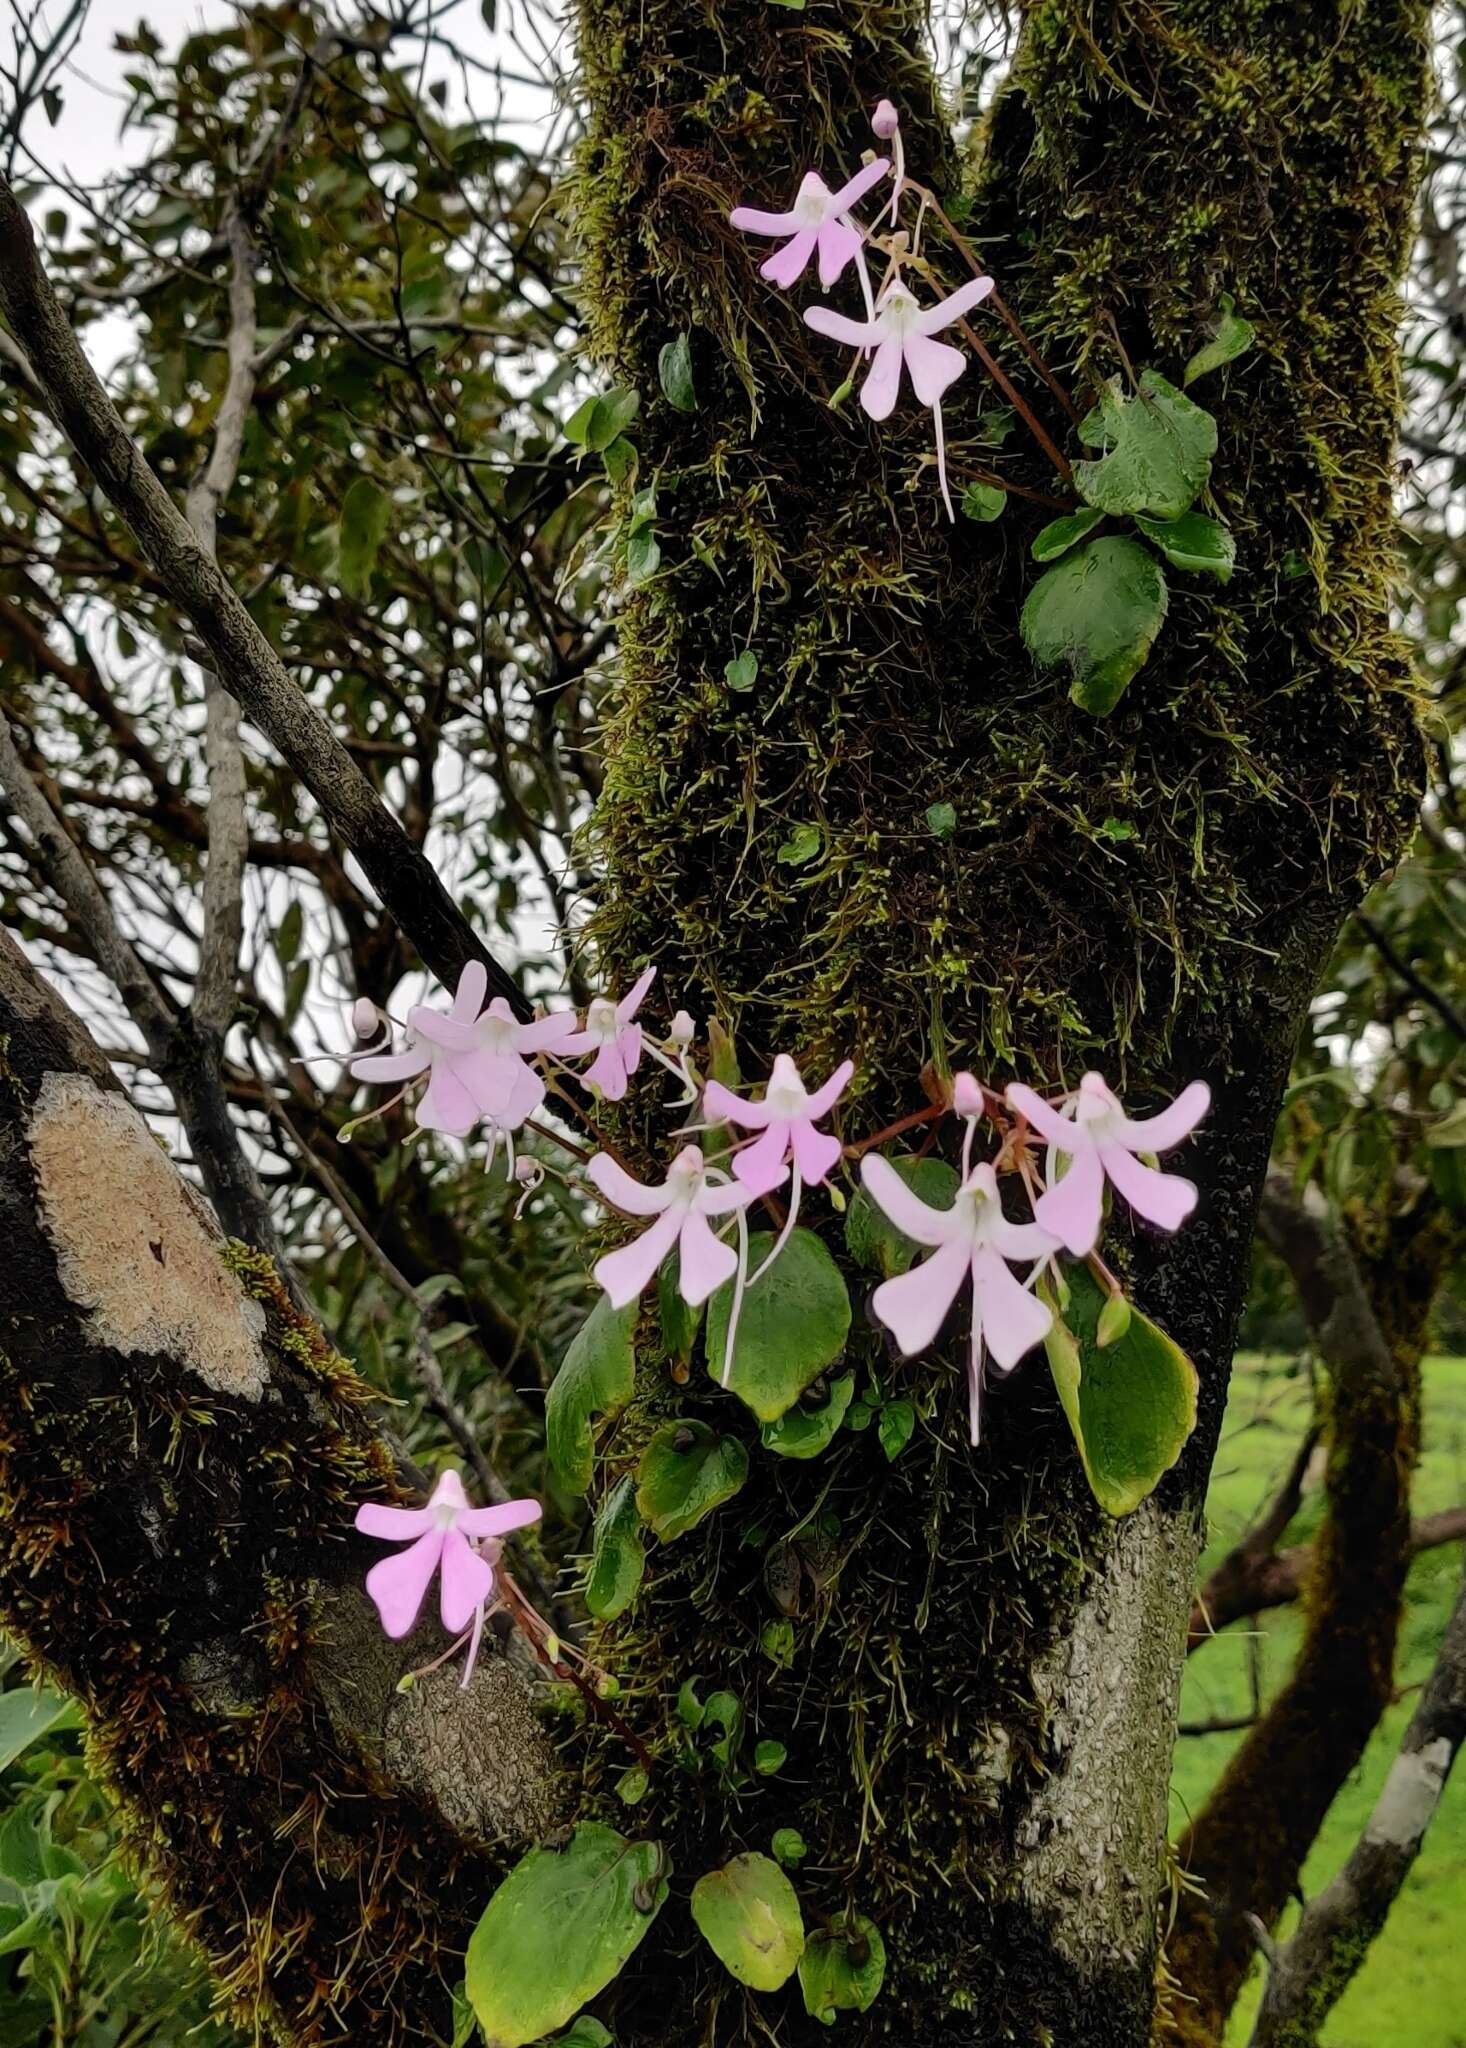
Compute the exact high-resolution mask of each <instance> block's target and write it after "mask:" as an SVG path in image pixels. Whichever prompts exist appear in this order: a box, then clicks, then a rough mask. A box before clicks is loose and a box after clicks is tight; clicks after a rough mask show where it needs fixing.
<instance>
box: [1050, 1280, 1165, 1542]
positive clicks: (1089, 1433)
mask: <svg viewBox="0 0 1466 2048" xmlns="http://www.w3.org/2000/svg"><path fill="white" fill-rule="evenodd" d="M1068 1281H1069V1303H1068V1306H1067V1308H1066V1309H1065V1310H1064V1314H1063V1320H1062V1321H1061V1320H1060V1319H1059V1313H1058V1307H1057V1304H1056V1303H1055V1301H1054V1300H1053V1297H1052V1295H1050V1296H1049V1305H1050V1307H1052V1308H1053V1309H1054V1311H1055V1314H1054V1326H1053V1328H1052V1330H1051V1331H1050V1332H1049V1335H1048V1337H1047V1338H1046V1339H1045V1349H1046V1350H1047V1352H1048V1357H1049V1369H1050V1371H1051V1372H1052V1373H1053V1375H1054V1385H1055V1386H1056V1387H1057V1388H1058V1391H1059V1400H1060V1403H1061V1405H1062V1406H1063V1410H1064V1413H1065V1415H1066V1416H1067V1417H1068V1419H1069V1427H1070V1428H1071V1429H1072V1430H1073V1432H1074V1441H1075V1443H1076V1444H1077V1445H1078V1447H1079V1456H1080V1458H1081V1460H1082V1461H1083V1464H1084V1470H1085V1474H1086V1476H1087V1477H1088V1479H1089V1483H1090V1486H1091V1488H1092V1489H1093V1491H1094V1497H1095V1499H1096V1500H1097V1501H1098V1502H1099V1504H1100V1506H1101V1507H1102V1508H1103V1509H1104V1510H1105V1512H1106V1514H1110V1515H1128V1514H1130V1513H1131V1512H1132V1510H1133V1509H1135V1508H1138V1507H1139V1505H1140V1503H1141V1502H1142V1501H1143V1500H1144V1499H1145V1497H1146V1495H1147V1494H1148V1493H1150V1492H1151V1491H1152V1490H1153V1488H1154V1487H1155V1485H1156V1483H1157V1482H1158V1480H1159V1479H1160V1477H1161V1474H1162V1473H1163V1472H1168V1471H1169V1470H1170V1468H1171V1467H1172V1465H1174V1464H1175V1462H1176V1460H1177V1458H1179V1457H1180V1455H1181V1447H1182V1445H1183V1444H1184V1443H1185V1442H1186V1439H1187V1437H1189V1436H1190V1434H1191V1432H1192V1430H1193V1429H1194V1428H1195V1426H1196V1390H1197V1379H1196V1367H1195V1366H1194V1365H1193V1364H1192V1363H1191V1360H1190V1359H1189V1358H1188V1357H1187V1356H1186V1354H1185V1352H1184V1351H1182V1349H1181V1348H1180V1346H1179V1345H1178V1344H1175V1343H1173V1342H1172V1340H1171V1339H1170V1338H1169V1337H1168V1336H1167V1335H1166V1333H1165V1331H1164V1330H1161V1329H1158V1328H1157V1327H1156V1325H1155V1324H1154V1323H1153V1322H1151V1321H1150V1320H1149V1318H1148V1317H1146V1316H1143V1315H1141V1314H1140V1313H1139V1311H1138V1310H1136V1309H1132V1310H1131V1312H1130V1321H1129V1324H1128V1326H1127V1328H1126V1330H1125V1332H1124V1334H1123V1335H1122V1336H1118V1337H1115V1338H1114V1339H1113V1341H1112V1342H1110V1343H1108V1344H1106V1345H1105V1346H1104V1347H1103V1349H1102V1348H1101V1346H1100V1343H1099V1325H1100V1319H1101V1317H1102V1316H1103V1314H1104V1310H1105V1304H1106V1302H1107V1301H1108V1299H1109V1296H1108V1294H1107V1293H1106V1290H1105V1289H1104V1288H1103V1287H1101V1285H1100V1284H1099V1282H1098V1281H1097V1280H1096V1279H1095V1277H1094V1275H1093V1274H1092V1273H1091V1272H1090V1270H1089V1268H1088V1267H1087V1266H1082V1265H1077V1264H1076V1265H1073V1266H1071V1267H1070V1268H1069V1269H1068Z"/></svg>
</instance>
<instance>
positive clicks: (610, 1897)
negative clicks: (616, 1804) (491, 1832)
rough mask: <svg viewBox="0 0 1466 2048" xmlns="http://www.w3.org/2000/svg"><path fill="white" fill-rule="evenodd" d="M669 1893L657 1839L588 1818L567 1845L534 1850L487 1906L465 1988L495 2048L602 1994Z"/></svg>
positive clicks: (540, 2032) (513, 2043) (545, 2028)
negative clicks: (634, 1836)
mask: <svg viewBox="0 0 1466 2048" xmlns="http://www.w3.org/2000/svg"><path fill="white" fill-rule="evenodd" d="M666 1896H667V1867H666V1858H665V1856H664V1854H663V1851H662V1848H661V1845H660V1844H659V1843H657V1842H628V1841H627V1839H626V1837H625V1836H624V1835H619V1834H617V1832H616V1830H615V1829H614V1828H608V1827H603V1826H602V1825H601V1824H600V1822H598V1821H582V1822H581V1823H580V1825H579V1826H578V1827H577V1828H576V1829H575V1831H574V1832H573V1834H572V1835H571V1837H570V1840H569V1842H568V1843H567V1844H566V1846H565V1847H564V1848H563V1849H531V1850H530V1852H529V1854H528V1855H527V1856H523V1857H521V1858H520V1860H519V1862H518V1863H516V1864H515V1866H514V1868H513V1869H512V1870H511V1871H510V1873H509V1875H508V1876H507V1877H506V1878H505V1880H504V1882H503V1883H502V1884H501V1885H500V1886H499V1889H498V1890H497V1891H496V1892H495V1893H494V1896H493V1897H492V1898H491V1899H490V1900H489V1903H488V1905H487V1906H486V1907H485V1909H484V1913H483V1917H482V1919H481V1920H480V1921H479V1923H478V1925H477V1927H475V1929H474V1930H473V1934H472V1935H471V1937H470V1939H469V1944H468V1960H467V1968H466V1970H465V1973H464V1991H465V1993H466V1994H467V1997H468V2002H469V2004H470V2005H471V2006H472V2007H473V2009H474V2012H475V2013H476V2014H477V2015H478V2023H479V2025H480V2026H481V2027H482V2028H483V2031H484V2037H485V2040H486V2042H487V2043H488V2048H525V2044H526V2043H528V2042H530V2041H538V2040H540V2039H541V2038H542V2037H543V2036H544V2035H546V2034H548V2033H551V2032H552V2031H553V2030H554V2029H555V2028H556V2027H563V2026H564V2024H565V2022H566V2021H567V2020H569V2019H572V2018H573V2017H574V2015H575V2014H576V2013H577V2012H578V2011H579V2009H580V2007H581V2006H583V2005H585V2004H586V2003H587V2001H588V2000H590V1999H592V1998H594V1997H595V1995H596V1993H597V1992H598V1991H603V1990H604V1989H605V1987H606V1986H607V1985H608V1984H609V1983H610V1981H611V1979H612V1978H613V1977H614V1976H615V1975H616V1974H617V1972H618V1971H619V1970H620V1969H621V1968H622V1966H623V1965H624V1964H625V1962H626V1960H627V1958H628V1957H629V1956H630V1955H631V1954H632V1953H633V1951H634V1950H635V1949H636V1947H637V1945H638V1943H639V1942H640V1941H641V1939H642V1937H643V1935H644V1934H645V1933H646V1931H647V1929H648V1928H649V1927H650V1926H651V1924H652V1921H653V1920H654V1919H655V1917H656V1915H657V1913H658V1911H659V1910H660V1908H661V1905H662V1902H663V1900H664V1899H665V1898H666Z"/></svg>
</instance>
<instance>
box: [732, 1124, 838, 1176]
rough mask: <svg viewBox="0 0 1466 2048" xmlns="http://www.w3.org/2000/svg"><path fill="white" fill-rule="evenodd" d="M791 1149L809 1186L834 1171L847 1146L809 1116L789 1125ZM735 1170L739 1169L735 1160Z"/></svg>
mask: <svg viewBox="0 0 1466 2048" xmlns="http://www.w3.org/2000/svg"><path fill="white" fill-rule="evenodd" d="M789 1149H790V1150H791V1151H792V1152H793V1154H794V1161H795V1164H796V1165H797V1166H798V1168H799V1171H800V1173H801V1175H802V1176H803V1179H804V1184H805V1186H806V1187H808V1188H812V1187H817V1186H818V1185H819V1183H820V1182H821V1181H822V1180H823V1179H824V1178H825V1176H826V1174H828V1173H833V1171H834V1170H835V1168H836V1166H838V1165H839V1163H840V1155H841V1154H842V1153H843V1152H844V1150H845V1147H844V1146H843V1145H842V1144H841V1143H840V1140H839V1139H838V1138H832V1137H831V1136H830V1134H829V1132H828V1131H817V1130H816V1129H815V1127H814V1125H813V1124H812V1123H811V1122H810V1121H809V1119H808V1118H807V1117H800V1119H799V1121H798V1122H797V1123H793V1124H791V1125H790V1126H789ZM733 1171H734V1172H735V1173H736V1172H737V1171H738V1166H737V1162H736V1161H735V1162H734V1167H733Z"/></svg>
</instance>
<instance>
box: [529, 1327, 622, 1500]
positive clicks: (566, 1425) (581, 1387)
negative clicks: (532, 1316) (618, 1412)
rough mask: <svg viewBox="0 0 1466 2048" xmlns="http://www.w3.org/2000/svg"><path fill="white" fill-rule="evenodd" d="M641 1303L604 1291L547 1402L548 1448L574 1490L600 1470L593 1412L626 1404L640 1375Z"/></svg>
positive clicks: (574, 1341)
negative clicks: (622, 1301) (615, 1300)
mask: <svg viewBox="0 0 1466 2048" xmlns="http://www.w3.org/2000/svg"><path fill="white" fill-rule="evenodd" d="M636 1317H637V1304H636V1303H635V1302H632V1303H630V1304H629V1306H628V1307H626V1308H621V1309H616V1308H612V1306H611V1304H610V1302H609V1301H608V1300H607V1298H606V1297H605V1295H602V1296H601V1298H600V1300H599V1301H598V1302H597V1303H596V1305H595V1307H594V1308H593V1309H592V1310H591V1312H590V1314H589V1315H588V1316H587V1317H586V1319H585V1321H584V1322H583V1323H582V1324H581V1326H580V1328H579V1329H578V1330H577V1331H576V1333H575V1335H574V1336H573V1337H572V1338H571V1340H570V1343H569V1346H568V1348H567V1350H566V1352H565V1357H564V1359H563V1361H562V1362H561V1366H560V1370H559V1371H558V1372H557V1373H556V1375H555V1382H554V1385H553V1386H552V1387H551V1388H550V1393H549V1398H548V1400H547V1401H546V1402H545V1449H546V1450H547V1451H548V1453H549V1457H550V1463H551V1464H552V1465H553V1466H554V1468H555V1470H556V1472H557V1473H558V1474H559V1476H560V1478H561V1479H562V1480H563V1482H564V1483H565V1485H566V1486H568V1487H569V1489H570V1491H571V1492H572V1493H584V1492H585V1490H586V1488H587V1487H588V1486H589V1485H590V1482H591V1473H592V1472H593V1471H594V1469H595V1438H594V1437H593V1436H592V1434H591V1417H592V1416H593V1415H600V1414H605V1413H608V1412H609V1411H611V1410H614V1409H617V1408H623V1407H624V1406H625V1405H626V1403H627V1402H628V1401H629V1400H630V1399H631V1389H632V1385H633V1382H634V1379H635V1374H636V1353H635V1351H634V1349H633V1347H632V1336H633V1333H634V1332H635V1329H636Z"/></svg>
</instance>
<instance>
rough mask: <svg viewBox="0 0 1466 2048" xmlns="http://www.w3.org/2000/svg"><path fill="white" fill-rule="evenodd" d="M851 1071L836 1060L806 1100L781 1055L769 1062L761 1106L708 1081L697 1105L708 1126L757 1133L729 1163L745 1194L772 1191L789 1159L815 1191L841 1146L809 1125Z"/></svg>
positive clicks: (834, 1098) (837, 1093) (796, 1071)
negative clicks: (730, 1126) (728, 1126)
mask: <svg viewBox="0 0 1466 2048" xmlns="http://www.w3.org/2000/svg"><path fill="white" fill-rule="evenodd" d="M854 1072H855V1067H854V1063H853V1062H852V1061H850V1060H842V1061H841V1063H840V1065H839V1066H838V1067H836V1069H835V1071H834V1073H833V1074H831V1076H830V1078H829V1080H828V1081H826V1082H825V1084H824V1086H823V1087H822V1088H817V1089H816V1090H815V1091H814V1093H813V1094H812V1095H811V1094H810V1093H809V1091H808V1090H807V1089H806V1088H805V1085H804V1083H803V1081H802V1080H801V1079H800V1077H799V1069H798V1067H796V1066H795V1064H794V1062H793V1060H791V1059H790V1057H789V1055H788V1053H786V1052H781V1053H780V1054H779V1056H778V1058H777V1059H776V1060H775V1061H774V1071H773V1073H772V1074H771V1075H770V1076H769V1084H768V1086H767V1088H765V1090H764V1099H763V1101H762V1102H747V1101H745V1100H744V1098H743V1097H742V1096H741V1095H735V1094H734V1093H733V1091H732V1089H731V1088H725V1087H724V1086H723V1085H722V1083H721V1082H720V1081H709V1083H708V1085H707V1087H706V1088H704V1090H703V1095H702V1106H703V1114H704V1115H705V1116H706V1117H707V1118H708V1119H709V1120H710V1121H711V1122H713V1123H734V1124H740V1125H742V1127H743V1129H744V1130H747V1131H762V1132H763V1136H762V1137H761V1138H759V1139H758V1140H757V1141H756V1142H755V1143H754V1144H752V1145H750V1146H749V1147H748V1148H747V1150H746V1151H743V1152H740V1153H739V1154H738V1155H737V1157H736V1158H735V1159H734V1161H733V1171H734V1173H735V1174H736V1176H737V1177H738V1179H739V1180H741V1181H742V1183H743V1185H744V1186H745V1187H746V1188H747V1189H748V1190H749V1191H750V1193H752V1194H755V1195H766V1194H768V1192H769V1191H770V1189H771V1188H776V1187H778V1186H779V1185H780V1184H781V1183H782V1182H783V1180H784V1179H785V1177H786V1174H787V1170H788V1169H787V1166H786V1161H788V1160H790V1159H792V1160H793V1162H794V1166H795V1170H796V1172H797V1173H798V1175H799V1177H800V1180H801V1181H802V1182H803V1184H804V1185H805V1186H806V1187H815V1186H817V1185H818V1184H819V1182H821V1181H822V1180H824V1178H825V1176H826V1175H827V1174H828V1173H829V1172H830V1170H831V1168H832V1167H834V1166H835V1165H836V1163H837V1162H838V1160H839V1158H840V1154H841V1152H842V1151H843V1150H844V1147H843V1146H842V1145H841V1143H840V1140H839V1139H838V1138H832V1137H831V1136H830V1135H829V1133H828V1132H827V1131H817V1130H816V1129H815V1125H816V1123H817V1122H818V1121H819V1119H820V1118H821V1117H825V1116H828V1115H829V1113H830V1111H831V1110H832V1109H833V1108H834V1106H835V1104H836V1103H837V1102H838V1101H839V1100H840V1097H841V1096H842V1095H843V1094H844V1092H845V1090H846V1088H847V1087H848V1086H849V1085H850V1077H851V1075H852V1074H853V1073H854Z"/></svg>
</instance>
